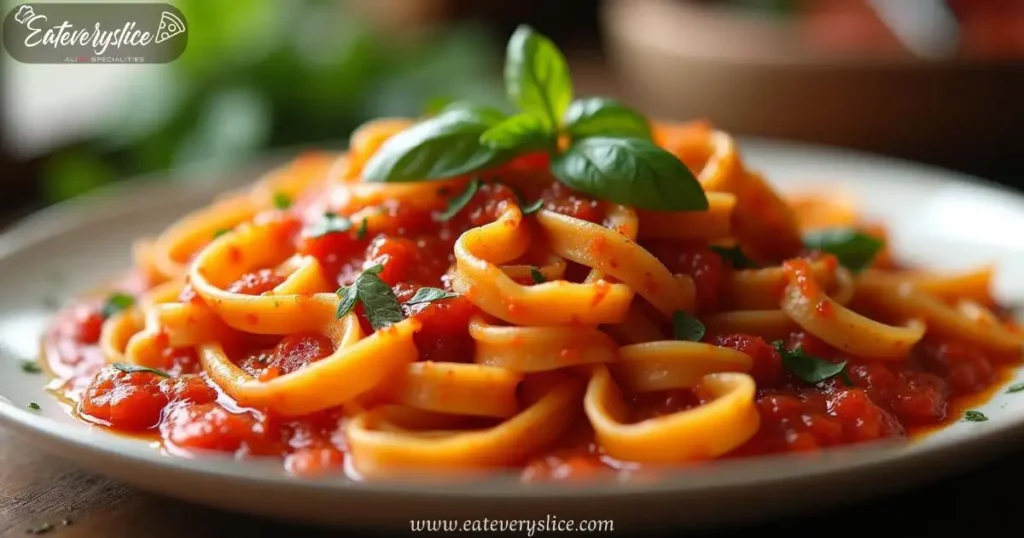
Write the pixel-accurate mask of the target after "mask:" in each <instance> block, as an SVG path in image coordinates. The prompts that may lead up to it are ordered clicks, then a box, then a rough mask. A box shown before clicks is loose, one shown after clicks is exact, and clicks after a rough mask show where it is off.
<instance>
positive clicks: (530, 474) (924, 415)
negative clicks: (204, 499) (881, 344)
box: [44, 163, 1015, 481]
mask: <svg viewBox="0 0 1024 538" xmlns="http://www.w3.org/2000/svg"><path fill="white" fill-rule="evenodd" d="M515 164H516V163H513V165H512V166H515ZM455 195H457V193H453V196H455ZM518 196H519V195H518V193H516V192H515V191H513V190H512V189H511V188H510V187H508V186H506V185H503V184H501V183H494V182H485V183H484V184H483V185H482V186H480V188H479V189H478V190H477V192H476V194H475V195H474V196H473V197H472V199H471V200H469V201H468V203H467V204H466V205H465V207H463V208H462V209H461V210H460V211H459V212H458V213H457V214H455V215H454V216H453V217H452V218H448V219H444V218H442V217H441V215H442V213H443V212H444V210H445V208H444V207H434V208H426V209H422V210H410V209H408V208H402V207H393V206H389V205H387V204H384V205H383V206H381V208H380V211H381V216H382V219H383V221H382V224H381V226H379V227H378V226H375V227H374V229H375V231H374V233H372V234H365V233H362V232H360V231H359V229H358V227H357V226H353V229H351V230H348V231H346V232H342V233H328V234H324V235H321V236H314V235H312V234H310V233H309V230H310V226H311V225H312V224H313V223H314V221H315V219H317V218H321V217H322V214H317V213H315V212H309V211H304V212H300V211H293V212H292V213H291V214H290V216H289V217H288V218H292V219H295V223H294V224H295V225H294V226H292V227H290V228H289V229H290V230H292V231H291V232H289V234H287V236H286V237H282V239H281V240H283V241H291V242H293V244H294V246H295V249H296V251H297V252H299V253H300V254H304V255H310V256H314V257H316V258H317V259H318V260H319V261H320V262H321V263H322V265H323V267H324V268H325V270H326V272H327V276H328V278H329V279H331V280H332V281H334V282H336V283H337V285H338V286H348V285H351V284H352V283H353V282H354V280H355V279H356V277H357V276H358V275H359V274H360V273H361V272H362V271H363V270H364V269H366V268H368V267H371V266H374V265H377V264H379V265H380V266H381V272H380V273H379V276H380V278H381V279H382V280H383V281H384V282H386V283H387V284H389V285H390V286H392V288H393V290H394V292H395V295H396V297H397V298H398V299H399V302H400V303H402V304H403V309H404V313H405V315H406V316H411V317H415V318H417V319H418V320H419V321H421V322H422V330H420V331H419V332H418V333H417V334H416V335H415V337H414V338H415V344H416V346H417V347H418V348H419V351H420V357H421V359H422V360H433V361H449V362H470V361H471V360H472V356H473V349H474V342H473V340H472V339H471V338H470V337H469V332H468V325H469V320H470V318H471V317H472V316H473V315H474V314H476V313H477V312H478V311H477V309H476V307H475V306H474V305H473V304H472V303H471V302H470V301H469V300H467V299H465V298H462V297H459V298H454V299H449V300H445V301H435V302H430V303H425V304H419V305H408V304H406V303H407V302H408V301H409V299H410V298H411V297H412V296H413V295H414V294H415V292H416V290H418V289H419V288H421V287H424V286H431V287H441V288H445V289H451V272H452V266H453V262H454V257H453V254H452V250H453V246H454V244H455V241H456V239H457V238H458V237H459V235H460V234H461V233H463V232H465V231H466V230H468V229H470V228H472V227H476V226H481V225H485V224H487V223H490V222H493V221H494V220H496V219H497V218H498V216H499V215H500V214H501V213H502V211H503V210H504V209H505V207H506V206H507V204H509V203H510V202H511V201H513V200H516V199H517V198H518ZM540 200H541V201H542V204H543V207H545V208H547V209H549V210H552V211H557V212H560V213H563V214H566V215H570V216H573V217H577V218H580V219H583V220H586V221H589V222H595V223H601V222H603V220H604V219H605V217H606V214H605V213H606V207H605V204H604V203H603V202H596V201H593V200H590V199H588V198H586V197H584V196H581V195H579V194H578V193H575V192H572V191H571V190H569V189H568V188H567V187H565V186H564V185H562V184H561V183H557V182H553V183H552V185H551V186H550V187H548V188H546V189H544V190H543V191H541V193H540ZM526 203H528V201H527V202H526ZM524 205H525V203H524ZM337 209H338V210H339V211H340V210H341V208H337ZM354 209H359V208H350V207H349V208H344V211H345V212H346V213H349V212H351V211H352V210H354ZM643 246H645V247H646V248H648V250H650V251H651V252H652V253H653V254H654V255H655V256H657V257H658V258H659V259H660V260H661V261H662V263H664V264H665V265H666V266H667V267H668V268H669V270H670V271H672V272H674V273H681V274H686V275H689V276H691V277H692V278H693V280H694V282H695V284H696V290H697V302H698V306H699V310H700V312H701V313H708V312H714V311H716V310H717V309H718V308H719V304H718V301H719V298H720V297H721V296H722V295H723V293H722V292H723V286H724V285H725V283H726V282H727V281H728V277H729V272H730V271H732V270H733V269H732V268H731V266H730V265H729V263H727V262H726V261H725V260H723V258H722V257H721V256H720V255H719V254H718V253H717V252H715V251H713V250H711V249H709V248H707V247H705V246H701V245H691V246H686V245H683V246H680V245H677V244H674V245H673V244H657V243H651V244H645V245H643ZM586 273H587V271H586V268H582V267H580V266H577V265H576V264H572V263H570V264H569V265H568V269H567V271H566V278H568V279H575V280H582V279H583V278H584V277H585V276H586ZM284 280H285V276H284V275H280V274H277V273H275V272H274V271H273V270H271V269H260V270H257V271H254V272H252V273H249V274H246V275H243V276H242V277H241V278H239V279H238V280H237V281H236V282H234V283H232V284H231V285H230V286H229V289H230V290H231V291H233V292H236V293H244V294H252V295H259V294H263V293H267V292H268V291H270V290H272V289H273V288H274V287H276V286H278V285H280V284H281V283H282V282H283V281H284ZM524 283H526V284H528V283H529V282H524ZM808 285H809V283H808ZM143 289H144V286H143V287H141V288H138V289H133V290H130V291H131V292H132V293H133V294H136V295H137V294H139V293H141V292H142V291H143ZM780 292H781V290H780ZM181 300H182V301H197V300H200V299H199V298H198V297H197V296H196V295H195V292H194V290H192V289H191V287H190V286H186V287H185V289H184V291H183V292H182V294H181ZM361 309H362V305H361V304H359V305H357V307H356V312H357V314H358V315H359V317H360V321H361V323H362V325H363V329H364V330H365V331H366V332H372V331H373V328H372V326H371V325H370V323H369V321H368V320H367V319H366V317H365V315H364V313H363V312H362V310H361ZM826 310H827V309H826ZM821 314H822V315H828V314H829V313H828V312H827V311H822V312H821ZM104 319H105V318H104V313H103V309H102V305H101V304H99V303H98V302H88V301H86V302H82V303H80V304H77V305H74V306H73V307H71V308H68V309H66V310H65V311H63V312H61V313H60V314H59V315H58V317H57V318H56V320H55V323H54V324H53V326H52V327H51V329H50V330H49V332H48V333H47V335H46V337H45V341H44V345H45V351H46V357H47V360H48V365H49V367H50V369H51V370H52V371H53V372H54V374H55V375H56V376H57V377H59V378H61V379H64V380H66V384H65V386H64V390H65V394H66V395H67V396H68V397H69V398H70V399H71V400H72V401H74V402H76V410H77V413H78V414H80V415H81V416H82V417H83V418H84V419H86V420H89V421H91V422H93V423H95V424H98V425H102V426H105V427H109V428H112V429H114V430H117V431H122V432H126V433H132V434H144V435H151V436H155V437H158V438H159V439H160V440H161V441H162V442H163V444H164V446H165V447H166V448H167V450H168V451H171V452H178V451H184V452H189V453H194V452H199V453H203V452H220V453H229V454H236V455H240V456H246V455H271V456H277V457H281V458H283V459H284V460H285V466H286V468H287V469H288V470H289V472H292V473H295V474H300V475H316V474H320V473H325V472H332V471H333V472H337V471H338V470H339V469H341V468H342V467H343V466H344V464H345V458H346V440H345V438H344V433H343V432H344V424H345V417H344V416H343V414H342V411H341V410H340V409H332V410H327V411H323V412H318V413H314V414H312V415H308V416H304V417H288V418H286V417H280V416H275V415H274V414H272V413H268V412H266V411H264V410H260V409H247V408H243V407H240V406H238V405H237V404H236V403H235V402H233V401H232V400H231V399H230V398H229V397H227V396H226V395H225V394H223V393H222V392H221V391H220V390H219V388H218V387H216V386H215V385H214V384H212V383H211V382H210V381H209V380H208V379H207V377H206V376H205V374H204V373H203V372H202V369H201V367H200V364H199V360H198V357H197V356H196V354H195V352H194V351H192V350H183V349H172V348H168V349H166V350H165V353H164V354H163V361H164V364H163V365H162V366H163V368H162V370H164V371H166V372H168V373H169V374H171V377H167V376H164V375H160V374H159V373H153V372H149V371H121V370H119V369H118V368H116V367H115V366H112V365H106V364H105V361H104V358H103V355H102V353H101V352H100V349H99V344H98V342H99V339H100V329H101V326H102V324H103V321H104ZM704 340H705V341H707V342H709V343H713V344H716V345H719V346H724V347H730V348H733V349H736V350H739V351H741V352H743V353H746V354H748V355H750V356H751V357H752V358H753V370H752V371H751V375H752V377H753V378H754V379H755V381H756V383H757V386H758V392H757V409H758V411H759V413H760V416H761V427H760V430H759V431H758V432H757V434H756V435H755V436H754V437H753V438H752V439H750V440H749V441H748V442H747V443H746V444H745V445H743V446H741V447H740V448H739V449H737V450H735V451H734V452H733V453H731V454H728V455H727V457H729V458H740V457H747V456H753V455H760V454H772V453H786V452H814V451H818V450H821V449H824V448H828V447H834V446H840V445H849V444H854V443H860V442H865V441H873V440H880V439H891V438H896V439H899V438H907V437H910V436H913V435H916V434H919V433H922V432H927V431H930V430H931V429H933V428H935V427H936V426H938V425H942V424H945V423H947V422H948V421H951V420H958V419H959V417H960V416H961V415H962V413H963V412H964V410H965V407H966V406H968V405H972V404H974V403H976V402H977V401H979V399H980V398H983V397H985V396H986V395H989V394H990V393H991V391H992V390H994V387H996V386H997V385H999V384H1000V383H1001V382H1003V381H1005V380H1006V379H1007V375H1008V372H1009V371H1010V367H1011V366H1013V365H1015V361H1014V360H1011V359H1010V358H1002V357H994V356H987V355H985V354H983V353H980V352H979V351H977V350H976V349H974V348H972V347H971V346H969V345H965V344H963V343H960V342H955V341H950V340H942V339H936V338H926V339H925V340H924V341H923V342H921V343H920V344H919V345H918V346H917V347H916V348H915V349H914V351H913V354H912V357H911V358H910V360H908V361H902V362H881V361H869V360H864V359H862V358H858V357H851V356H845V355H843V354H842V353H840V352H838V351H837V350H835V349H833V348H831V347H830V346H828V345H826V344H825V343H823V342H821V341H820V340H818V339H816V338H814V337H813V336H811V335H809V334H807V333H804V332H795V333H793V334H791V335H790V336H789V338H788V339H787V341H786V342H784V345H785V347H786V348H787V349H790V350H792V349H795V348H797V347H798V346H799V347H800V348H801V349H802V350H803V351H804V352H806V353H809V354H812V355H814V356H817V357H820V358H822V359H825V360H827V361H831V362H839V361H846V362H847V367H846V369H845V373H844V375H842V376H835V377H832V378H830V379H827V380H826V381H823V382H820V383H817V384H808V383H807V382H805V381H803V380H801V379H800V378H798V377H796V376H795V375H793V374H792V373H790V372H789V371H788V370H787V369H786V367H785V364H784V360H783V357H782V356H781V354H780V351H779V349H777V347H776V346H774V345H773V343H772V342H768V341H765V340H764V339H762V338H759V337H756V336H751V335H745V334H708V335H705V337H704ZM229 344H230V345H229ZM229 344H226V345H225V349H226V352H227V353H228V355H229V356H230V357H231V358H232V360H233V361H235V362H236V364H238V365H239V366H240V367H241V368H242V369H243V370H245V371H246V372H247V373H249V374H250V375H252V376H254V377H256V378H257V379H260V380H263V381H268V380H270V379H274V378H276V377H278V376H282V375H287V374H289V373H291V372H295V371H297V370H299V369H301V368H304V367H306V366H307V365H309V364H311V363H314V362H316V361H319V360H322V359H324V358H325V357H328V356H330V355H331V354H332V353H333V352H334V351H335V350H334V348H333V343H332V342H331V341H330V340H329V339H328V338H326V337H324V336H322V335H319V334H313V333H309V334H293V335H288V336H286V337H283V338H276V339H275V338H268V337H256V336H253V335H248V336H247V337H246V338H242V339H239V342H232V343H229ZM627 397H629V398H630V399H631V400H632V409H633V417H632V419H633V420H637V421H639V420H644V419H646V418H651V417H656V416H660V415H665V414H668V413H673V412H676V411H681V410H686V409H691V408H693V407H695V406H698V405H701V404H702V403H704V402H706V399H705V398H704V396H703V395H701V394H698V393H696V392H695V391H692V390H674V391H668V392H664V393H653V394H642V395H627ZM622 466H623V463H622V462H616V461H614V460H612V459H610V458H608V457H607V456H605V455H604V454H602V452H601V450H600V448H599V447H598V446H597V445H596V444H595V443H594V440H593V434H592V432H591V431H590V429H589V426H588V425H587V424H586V421H585V420H584V421H581V423H580V424H579V425H578V426H577V427H575V429H574V430H573V431H572V432H570V433H569V434H567V435H565V436H564V437H563V438H562V439H561V440H560V441H559V442H558V443H557V444H556V446H553V447H551V448H550V450H548V451H546V452H545V453H543V454H541V455H538V456H537V457H535V458H533V459H531V460H530V461H527V462H524V467H523V468H522V469H523V470H522V473H523V475H522V476H523V479H524V480H530V481H532V480H550V479H580V478H587V477H590V476H594V475H595V474H598V473H601V472H607V471H609V470H610V469H613V468H616V467H622Z"/></svg>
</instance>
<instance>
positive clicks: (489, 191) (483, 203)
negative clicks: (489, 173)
mask: <svg viewBox="0 0 1024 538" xmlns="http://www.w3.org/2000/svg"><path fill="white" fill-rule="evenodd" d="M515 201H516V193H515V192H513V191H512V189H510V188H508V186H506V185H504V184H501V183H488V184H485V185H481V186H480V189H479V190H477V191H476V194H474V195H473V199H472V200H470V201H469V203H468V204H466V206H465V207H463V208H462V210H460V211H459V213H458V215H457V220H458V221H459V222H461V223H464V226H463V228H470V227H476V226H483V225H484V224H489V223H491V222H494V221H496V220H498V217H500V216H501V214H502V213H504V212H505V210H506V208H507V207H508V204H509V203H514V202H515Z"/></svg>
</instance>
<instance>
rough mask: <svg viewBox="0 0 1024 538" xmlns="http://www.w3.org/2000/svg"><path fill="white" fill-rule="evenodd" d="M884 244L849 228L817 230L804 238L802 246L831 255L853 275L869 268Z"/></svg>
mask: <svg viewBox="0 0 1024 538" xmlns="http://www.w3.org/2000/svg"><path fill="white" fill-rule="evenodd" d="M884 244H885V243H884V242H883V241H882V240H881V239H878V238H876V237H872V236H870V235H867V234H865V233H863V232H859V231H857V230H854V229H851V228H835V229H829V230H819V231H815V232H811V233H808V234H807V235H805V236H804V246H806V247H807V248H810V249H815V250H820V251H822V252H825V253H827V254H832V255H833V256H835V257H836V259H837V260H838V261H839V263H840V264H841V265H842V266H843V267H846V268H847V269H849V270H850V271H853V272H855V273H857V272H860V271H863V270H864V269H866V268H867V267H868V266H870V265H871V262H872V261H874V259H875V256H876V255H878V253H879V252H880V251H881V250H882V247H883V246H884Z"/></svg>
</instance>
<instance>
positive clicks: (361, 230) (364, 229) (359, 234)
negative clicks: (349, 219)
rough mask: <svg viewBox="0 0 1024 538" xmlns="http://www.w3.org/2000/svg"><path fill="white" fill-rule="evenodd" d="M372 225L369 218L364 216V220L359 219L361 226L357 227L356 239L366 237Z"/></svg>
mask: <svg viewBox="0 0 1024 538" xmlns="http://www.w3.org/2000/svg"><path fill="white" fill-rule="evenodd" d="M369 225H370V221H369V219H367V218H366V217H363V220H361V221H359V228H357V229H356V239H359V240H363V239H366V233H367V232H368V229H367V227H368V226H369Z"/></svg>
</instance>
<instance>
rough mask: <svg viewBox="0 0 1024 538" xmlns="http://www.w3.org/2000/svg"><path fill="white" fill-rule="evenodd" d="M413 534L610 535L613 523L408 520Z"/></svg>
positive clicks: (564, 520) (535, 520)
mask: <svg viewBox="0 0 1024 538" xmlns="http://www.w3.org/2000/svg"><path fill="white" fill-rule="evenodd" d="M409 524H410V526H411V527H412V531H413V532H524V533H526V535H527V536H533V534H534V533H535V532H574V531H575V532H610V531H614V530H615V523H614V522H613V521H612V520H610V519H604V520H591V519H583V520H579V521H576V520H573V519H559V518H558V517H556V516H552V515H548V516H547V517H546V518H544V519H488V518H483V519H414V520H410V521H409Z"/></svg>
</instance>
